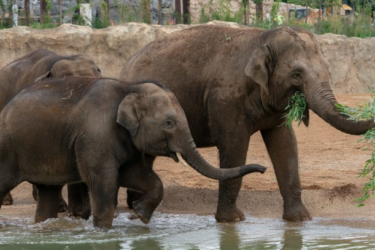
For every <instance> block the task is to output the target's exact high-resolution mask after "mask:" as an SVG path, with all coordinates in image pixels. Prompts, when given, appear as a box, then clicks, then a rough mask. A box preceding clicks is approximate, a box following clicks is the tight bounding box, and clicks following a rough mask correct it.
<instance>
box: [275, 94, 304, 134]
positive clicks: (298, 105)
mask: <svg viewBox="0 0 375 250" xmlns="http://www.w3.org/2000/svg"><path fill="white" fill-rule="evenodd" d="M306 108H307V105H306V98H305V95H304V94H303V93H302V92H299V91H297V92H296V93H295V94H294V95H293V96H292V97H290V98H289V99H288V105H287V106H286V108H285V110H287V113H286V114H285V115H284V116H283V117H282V118H284V119H285V120H286V121H285V122H284V123H283V124H281V125H284V124H285V125H286V127H287V128H291V127H292V123H293V122H294V121H297V122H298V126H299V125H300V124H301V122H302V120H303V118H304V117H305V115H304V114H305V112H306Z"/></svg>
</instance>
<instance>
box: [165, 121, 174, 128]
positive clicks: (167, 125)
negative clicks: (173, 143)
mask: <svg viewBox="0 0 375 250" xmlns="http://www.w3.org/2000/svg"><path fill="white" fill-rule="evenodd" d="M163 127H164V128H166V129H171V128H173V127H174V122H173V121H172V120H170V119H168V120H167V121H166V122H165V123H164V125H163Z"/></svg>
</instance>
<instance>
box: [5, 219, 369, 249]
mask: <svg viewBox="0 0 375 250" xmlns="http://www.w3.org/2000/svg"><path fill="white" fill-rule="evenodd" d="M128 216H129V214H127V213H123V214H120V215H119V216H118V217H117V218H116V219H115V220H114V224H113V228H112V229H110V230H102V229H96V228H94V227H93V226H92V219H90V220H89V221H83V220H76V219H71V218H67V217H65V218H61V219H52V220H48V221H46V222H43V223H39V224H33V223H32V220H31V219H17V218H8V217H6V216H0V250H2V249H25V250H26V249H35V250H36V249H52V250H54V249H60V250H75V249H76V250H79V249H95V250H96V249H105V250H115V249H173V250H176V249H181V250H182V249H189V250H190V249H375V221H373V220H345V219H340V220H337V219H323V218H314V220H312V221H309V222H304V223H287V222H284V221H282V220H278V219H259V218H253V217H250V216H247V220H246V221H244V222H241V223H237V224H219V223H216V221H215V219H214V217H213V216H197V215H171V214H161V213H156V214H155V215H154V217H153V219H152V220H151V222H150V224H148V225H144V224H142V222H140V221H139V220H129V219H128Z"/></svg>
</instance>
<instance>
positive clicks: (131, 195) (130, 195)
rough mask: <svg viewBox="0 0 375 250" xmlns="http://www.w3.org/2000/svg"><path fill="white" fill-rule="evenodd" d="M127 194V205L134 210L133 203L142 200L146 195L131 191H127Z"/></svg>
mask: <svg viewBox="0 0 375 250" xmlns="http://www.w3.org/2000/svg"><path fill="white" fill-rule="evenodd" d="M126 194H127V197H126V203H127V204H128V207H129V208H130V209H133V203H134V202H135V201H138V200H140V199H142V197H143V195H144V194H143V193H140V192H137V191H134V190H131V189H128V190H126Z"/></svg>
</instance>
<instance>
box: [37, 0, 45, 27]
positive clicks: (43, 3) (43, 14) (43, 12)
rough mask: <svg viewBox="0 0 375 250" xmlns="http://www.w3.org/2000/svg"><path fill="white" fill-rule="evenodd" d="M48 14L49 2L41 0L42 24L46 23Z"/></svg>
mask: <svg viewBox="0 0 375 250" xmlns="http://www.w3.org/2000/svg"><path fill="white" fill-rule="evenodd" d="M46 13H47V2H46V0H40V17H39V19H40V23H43V22H44V16H45V15H46Z"/></svg>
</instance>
